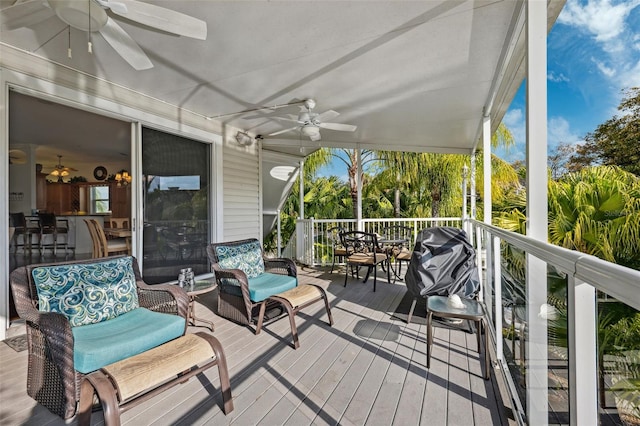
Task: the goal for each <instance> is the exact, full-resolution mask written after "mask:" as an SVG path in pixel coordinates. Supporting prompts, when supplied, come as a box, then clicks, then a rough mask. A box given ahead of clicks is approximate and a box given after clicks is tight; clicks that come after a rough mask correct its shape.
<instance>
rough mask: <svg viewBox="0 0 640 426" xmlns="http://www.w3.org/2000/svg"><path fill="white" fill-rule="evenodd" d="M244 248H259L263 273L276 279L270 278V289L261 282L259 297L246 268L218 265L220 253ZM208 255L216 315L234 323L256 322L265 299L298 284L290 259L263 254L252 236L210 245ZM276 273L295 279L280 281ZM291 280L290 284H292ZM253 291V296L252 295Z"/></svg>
mask: <svg viewBox="0 0 640 426" xmlns="http://www.w3.org/2000/svg"><path fill="white" fill-rule="evenodd" d="M245 247H252V250H256V249H257V250H259V255H260V257H261V259H262V261H263V262H264V272H265V273H266V274H267V275H269V274H271V275H272V278H275V280H273V279H272V280H271V283H270V285H272V287H271V288H265V286H264V285H263V284H262V283H261V284H260V286H261V290H260V295H259V296H255V293H254V288H252V286H251V281H253V279H252V278H248V277H247V273H246V272H247V271H243V270H242V269H225V268H224V267H223V266H221V260H223V261H224V259H222V258H221V257H222V256H225V254H226V253H228V252H229V251H242V250H243V249H244V248H245ZM207 255H208V257H209V261H210V262H211V266H212V268H213V271H214V273H215V276H216V281H217V283H218V290H219V292H218V315H220V316H222V317H225V318H227V319H230V320H232V321H234V322H237V323H240V324H243V325H247V326H250V325H252V324H256V323H257V318H258V313H259V307H260V305H261V303H262V302H263V301H264V299H266V298H267V297H269V296H273V295H274V294H278V293H281V292H282V291H286V290H288V289H290V288H292V287H295V286H297V276H298V272H297V268H296V264H295V263H294V262H293V260H291V259H285V258H272V259H270V258H267V257H265V256H264V251H263V250H262V247H261V246H260V243H259V242H258V240H257V239H255V238H250V239H246V240H240V241H231V242H225V243H213V244H209V245H208V246H207ZM223 263H224V262H223ZM278 276H281V277H293V278H294V280H290V279H289V280H279V279H278V278H277V277H278ZM278 281H279V282H278ZM292 281H293V282H294V283H293V285H291V282H292ZM252 293H253V294H254V297H252V295H251V294H252Z"/></svg>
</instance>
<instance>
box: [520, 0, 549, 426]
mask: <svg viewBox="0 0 640 426" xmlns="http://www.w3.org/2000/svg"><path fill="white" fill-rule="evenodd" d="M525 7H526V29H525V31H526V70H527V74H526V78H527V107H526V111H527V112H526V114H527V141H526V143H527V181H526V185H527V215H528V218H527V236H529V237H532V238H535V239H537V240H540V241H545V242H546V241H547V240H548V237H547V210H548V209H547V204H548V200H547V1H546V0H527V2H526V4H525ZM546 277H547V267H546V264H545V262H542V261H541V260H539V259H537V258H534V257H533V256H531V255H527V271H526V280H527V283H526V287H527V299H528V300H527V302H528V309H527V324H528V327H529V333H528V345H527V360H526V366H527V411H528V412H527V418H528V421H529V424H534V425H546V424H548V421H549V414H548V411H549V384H548V382H549V373H548V364H549V361H548V344H547V319H546V318H544V317H541V316H540V315H538V313H539V312H540V307H541V306H542V305H543V304H545V303H547V279H546Z"/></svg>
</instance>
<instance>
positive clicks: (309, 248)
mask: <svg viewBox="0 0 640 426" xmlns="http://www.w3.org/2000/svg"><path fill="white" fill-rule="evenodd" d="M394 225H403V226H409V227H411V228H412V229H413V236H414V238H415V236H416V235H418V232H420V230H422V229H424V228H429V227H432V226H454V227H457V228H460V227H462V219H461V218H455V217H439V218H407V219H402V218H400V219H397V218H391V219H388V218H381V219H363V220H362V221H361V228H362V230H363V231H365V232H373V233H376V234H380V235H382V234H383V229H384V228H385V227H388V226H394ZM336 226H339V227H341V228H343V229H344V230H346V231H354V230H357V229H358V224H357V221H356V220H355V219H314V218H311V219H304V220H301V219H298V221H297V225H296V230H297V234H298V235H297V238H296V243H297V244H296V245H297V247H296V253H297V256H296V258H297V260H298V262H300V263H303V264H305V265H309V266H324V265H327V264H331V262H332V258H333V246H332V244H331V243H330V241H329V239H328V236H327V232H328V230H329V229H331V228H333V227H336ZM301 243H302V245H301Z"/></svg>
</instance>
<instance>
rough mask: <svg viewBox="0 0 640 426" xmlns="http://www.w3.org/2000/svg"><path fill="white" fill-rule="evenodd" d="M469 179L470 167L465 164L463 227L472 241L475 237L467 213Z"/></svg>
mask: <svg viewBox="0 0 640 426" xmlns="http://www.w3.org/2000/svg"><path fill="white" fill-rule="evenodd" d="M467 179H469V168H468V167H467V165H466V164H465V165H464V167H463V168H462V228H463V229H464V230H465V232H466V233H467V236H468V238H469V241H472V239H473V237H472V236H471V227H470V226H469V222H468V221H467V219H469V215H468V213H467V210H468V204H469V197H468V196H467Z"/></svg>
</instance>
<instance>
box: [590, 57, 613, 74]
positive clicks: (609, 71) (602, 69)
mask: <svg viewBox="0 0 640 426" xmlns="http://www.w3.org/2000/svg"><path fill="white" fill-rule="evenodd" d="M591 60H592V61H593V63H595V64H596V66H597V67H598V69H599V70H600V72H601V73H602V74H604V75H605V76H607V77H609V78H613V77H614V76H615V75H616V70H615V69H613V68H611V67H608V66H607V65H606V64H605V63H604V62H602V61H599V60H598V59H596V58H591Z"/></svg>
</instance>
